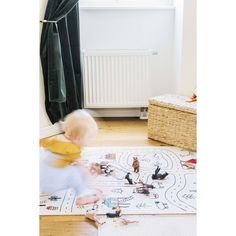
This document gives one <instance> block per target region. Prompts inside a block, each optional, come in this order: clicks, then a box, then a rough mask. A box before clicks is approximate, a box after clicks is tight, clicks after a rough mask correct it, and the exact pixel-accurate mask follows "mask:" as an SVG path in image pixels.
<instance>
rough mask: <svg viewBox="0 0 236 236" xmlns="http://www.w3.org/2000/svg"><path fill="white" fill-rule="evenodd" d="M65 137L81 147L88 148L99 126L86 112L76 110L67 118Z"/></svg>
mask: <svg viewBox="0 0 236 236" xmlns="http://www.w3.org/2000/svg"><path fill="white" fill-rule="evenodd" d="M64 131H65V137H66V138H68V139H69V140H71V141H72V142H73V143H75V144H77V145H79V146H86V145H88V143H89V142H90V141H91V139H92V138H94V137H95V135H96V134H97V131H98V127H97V124H96V122H95V120H94V119H93V118H92V116H91V115H89V114H88V113H87V112H86V111H84V110H76V111H74V112H72V113H70V114H69V115H67V116H66V118H65V122H64Z"/></svg>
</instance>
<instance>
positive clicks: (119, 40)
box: [80, 9, 176, 95]
mask: <svg viewBox="0 0 236 236" xmlns="http://www.w3.org/2000/svg"><path fill="white" fill-rule="evenodd" d="M80 27H81V28H80V30H81V50H86V49H153V50H155V51H158V55H157V56H153V60H152V68H151V81H152V86H151V87H152V95H158V94H163V93H173V92H176V80H175V68H174V61H175V60H174V9H144V10H140V9H134V10H130V9H123V10H122V9H118V10H115V9H110V10H102V9H99V10H87V9H85V10H83V9H81V13H80Z"/></svg>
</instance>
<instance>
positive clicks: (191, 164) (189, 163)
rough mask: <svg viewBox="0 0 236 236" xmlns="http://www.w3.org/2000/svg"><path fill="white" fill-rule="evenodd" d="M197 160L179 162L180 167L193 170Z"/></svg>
mask: <svg viewBox="0 0 236 236" xmlns="http://www.w3.org/2000/svg"><path fill="white" fill-rule="evenodd" d="M196 164H197V159H190V160H188V161H181V165H182V166H185V167H187V169H195V168H196Z"/></svg>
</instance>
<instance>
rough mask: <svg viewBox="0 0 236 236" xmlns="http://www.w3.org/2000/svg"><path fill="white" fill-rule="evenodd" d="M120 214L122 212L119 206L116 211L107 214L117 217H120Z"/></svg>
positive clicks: (109, 216) (110, 216)
mask: <svg viewBox="0 0 236 236" xmlns="http://www.w3.org/2000/svg"><path fill="white" fill-rule="evenodd" d="M120 214H121V209H120V208H119V207H117V208H116V211H115V213H106V216H107V217H108V218H116V217H120Z"/></svg>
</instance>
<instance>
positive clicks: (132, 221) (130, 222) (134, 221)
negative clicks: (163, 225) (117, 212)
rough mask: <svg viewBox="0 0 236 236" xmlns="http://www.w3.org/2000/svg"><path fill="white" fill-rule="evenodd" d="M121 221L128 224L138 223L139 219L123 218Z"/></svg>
mask: <svg viewBox="0 0 236 236" xmlns="http://www.w3.org/2000/svg"><path fill="white" fill-rule="evenodd" d="M121 223H122V224H124V225H128V224H132V223H138V221H137V220H129V219H126V218H121Z"/></svg>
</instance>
